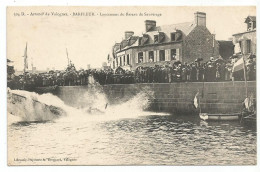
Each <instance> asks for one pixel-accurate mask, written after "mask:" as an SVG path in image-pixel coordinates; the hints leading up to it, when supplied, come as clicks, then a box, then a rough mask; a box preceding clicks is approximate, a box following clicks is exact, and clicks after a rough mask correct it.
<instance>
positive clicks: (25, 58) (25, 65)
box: [23, 42, 28, 70]
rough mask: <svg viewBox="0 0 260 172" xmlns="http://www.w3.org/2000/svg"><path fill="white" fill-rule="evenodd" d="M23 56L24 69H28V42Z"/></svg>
mask: <svg viewBox="0 0 260 172" xmlns="http://www.w3.org/2000/svg"><path fill="white" fill-rule="evenodd" d="M23 57H24V70H25V69H28V56H27V42H26V47H25V50H24V55H23Z"/></svg>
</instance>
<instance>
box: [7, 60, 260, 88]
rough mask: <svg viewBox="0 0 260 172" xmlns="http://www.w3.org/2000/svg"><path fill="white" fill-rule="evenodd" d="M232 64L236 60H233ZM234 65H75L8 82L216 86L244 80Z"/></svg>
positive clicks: (250, 74) (250, 65)
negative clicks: (105, 67)
mask: <svg viewBox="0 0 260 172" xmlns="http://www.w3.org/2000/svg"><path fill="white" fill-rule="evenodd" d="M232 61H233V62H234V61H235V59H233V60H232ZM233 62H225V61H224V60H222V59H217V60H214V58H211V59H210V60H209V61H207V62H203V59H196V60H195V61H194V62H192V63H190V64H187V63H183V64H182V63H181V62H180V61H177V62H175V63H173V64H170V63H169V64H166V65H161V66H160V65H155V66H152V67H144V66H139V67H137V68H136V69H135V70H133V71H130V70H124V69H122V68H121V67H118V68H117V69H116V70H115V71H114V70H113V69H106V70H101V69H89V70H83V69H81V70H76V68H75V67H74V65H73V64H71V65H69V66H68V67H67V69H66V70H65V71H58V70H57V71H49V72H45V73H38V74H36V73H28V72H26V73H24V74H23V75H19V76H15V75H13V76H12V78H11V79H10V80H9V81H8V87H10V88H12V89H33V88H35V87H47V86H76V85H88V84H89V79H88V78H89V76H93V78H94V79H95V81H96V82H98V83H99V84H100V85H105V84H132V83H172V82H217V81H231V80H232V77H235V80H244V73H243V71H242V73H241V71H240V72H238V73H236V74H235V73H232V68H233ZM246 67H247V80H255V79H256V63H255V61H254V60H252V59H248V61H247V64H246Z"/></svg>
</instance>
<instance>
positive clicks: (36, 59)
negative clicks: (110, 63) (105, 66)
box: [7, 6, 256, 70]
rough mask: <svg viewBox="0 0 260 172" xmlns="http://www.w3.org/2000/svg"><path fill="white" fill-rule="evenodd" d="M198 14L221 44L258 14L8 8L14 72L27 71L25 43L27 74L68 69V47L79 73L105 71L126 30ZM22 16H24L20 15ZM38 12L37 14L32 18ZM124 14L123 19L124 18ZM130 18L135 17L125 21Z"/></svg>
mask: <svg viewBox="0 0 260 172" xmlns="http://www.w3.org/2000/svg"><path fill="white" fill-rule="evenodd" d="M196 11H200V12H205V13H206V17H207V19H206V25H207V28H208V29H209V31H210V32H211V33H215V34H216V39H217V40H228V39H229V38H231V37H232V34H235V33H239V32H243V31H245V30H246V24H245V23H244V20H245V18H246V17H247V16H248V15H254V16H255V15H256V8H255V7H242V6H234V7H232V6H229V7H223V6H216V7H198V6H194V7H8V8H7V58H8V59H10V60H12V61H13V65H14V67H15V69H16V70H23V64H24V60H23V55H24V49H25V45H26V42H27V44H28V49H27V55H28V63H29V69H31V64H32V63H33V66H34V67H36V68H37V70H46V69H47V68H49V69H52V68H55V69H56V70H60V69H64V68H65V67H66V66H67V63H68V61H67V55H66V48H67V50H68V56H69V58H70V59H71V61H72V63H74V65H75V66H76V69H80V68H83V69H86V68H87V66H88V64H90V65H91V67H93V68H94V67H101V65H102V62H106V59H107V55H108V54H109V53H111V50H112V46H113V45H114V43H115V42H120V41H122V39H123V38H124V32H125V31H134V32H135V35H140V34H142V33H144V32H145V25H144V21H145V20H156V22H157V26H160V25H168V24H176V23H183V22H191V21H193V20H194V13H195V12H196ZM23 12H24V14H26V15H25V16H21V14H22V13H23ZM52 12H54V13H63V14H64V13H67V15H68V16H57V15H52ZM77 12H80V13H84V14H89V13H94V14H95V16H73V13H77ZM34 13H37V14H39V15H31V14H34ZM46 13H49V15H46ZM121 13H122V14H125V15H124V16H120V14H121ZM126 13H128V14H137V16H132V15H128V16H126ZM140 13H142V14H143V16H140V15H139V14H140ZM18 14H20V16H18ZM27 14H28V15H27ZM41 14H44V15H41ZM101 14H102V16H101ZM104 14H118V15H119V16H105V15H104ZM145 14H159V15H157V16H145Z"/></svg>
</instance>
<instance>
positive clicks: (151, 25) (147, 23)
mask: <svg viewBox="0 0 260 172" xmlns="http://www.w3.org/2000/svg"><path fill="white" fill-rule="evenodd" d="M144 23H145V31H146V32H149V31H150V30H151V29H152V28H154V27H156V21H154V20H145V21H144Z"/></svg>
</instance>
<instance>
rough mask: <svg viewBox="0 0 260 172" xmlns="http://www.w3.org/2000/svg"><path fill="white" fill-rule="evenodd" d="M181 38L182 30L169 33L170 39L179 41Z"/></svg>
mask: <svg viewBox="0 0 260 172" xmlns="http://www.w3.org/2000/svg"><path fill="white" fill-rule="evenodd" d="M181 39H182V32H181V31H179V30H177V31H176V32H173V33H171V41H180V40H181Z"/></svg>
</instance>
